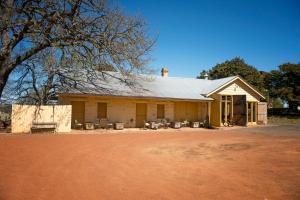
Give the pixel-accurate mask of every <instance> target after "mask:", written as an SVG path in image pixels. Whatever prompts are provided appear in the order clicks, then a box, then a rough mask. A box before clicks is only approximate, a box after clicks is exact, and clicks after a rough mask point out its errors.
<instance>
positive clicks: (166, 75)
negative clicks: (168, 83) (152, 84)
mask: <svg viewBox="0 0 300 200" xmlns="http://www.w3.org/2000/svg"><path fill="white" fill-rule="evenodd" d="M161 76H162V77H168V76H169V70H168V68H166V67H164V68H162V69H161Z"/></svg>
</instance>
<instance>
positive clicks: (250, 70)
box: [197, 57, 264, 92]
mask: <svg viewBox="0 0 300 200" xmlns="http://www.w3.org/2000/svg"><path fill="white" fill-rule="evenodd" d="M205 73H206V71H202V72H201V74H200V76H199V77H197V78H200V77H203V75H204V74H205ZM208 74H209V77H210V78H211V79H219V78H226V77H229V76H237V75H238V76H240V77H242V78H243V79H244V80H246V81H247V82H248V83H250V84H251V85H253V86H254V87H255V88H257V89H258V90H259V91H261V92H264V89H263V86H264V84H263V75H262V74H261V73H260V72H259V71H258V70H257V69H256V68H255V67H253V66H251V65H248V64H247V63H245V61H244V60H243V59H241V58H239V57H236V58H233V59H231V60H227V61H225V62H223V63H221V64H217V65H216V66H214V67H213V68H212V69H210V70H209V71H208Z"/></svg>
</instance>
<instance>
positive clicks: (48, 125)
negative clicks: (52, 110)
mask: <svg viewBox="0 0 300 200" xmlns="http://www.w3.org/2000/svg"><path fill="white" fill-rule="evenodd" d="M56 126H57V124H56V123H55V122H39V123H38V122H34V123H32V126H31V133H34V132H46V131H47V132H53V133H55V130H56Z"/></svg>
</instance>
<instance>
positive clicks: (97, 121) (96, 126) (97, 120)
mask: <svg viewBox="0 0 300 200" xmlns="http://www.w3.org/2000/svg"><path fill="white" fill-rule="evenodd" d="M94 127H95V129H98V128H101V127H100V119H99V118H97V119H96V120H95V122H94Z"/></svg>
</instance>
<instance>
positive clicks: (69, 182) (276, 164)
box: [0, 126, 300, 200]
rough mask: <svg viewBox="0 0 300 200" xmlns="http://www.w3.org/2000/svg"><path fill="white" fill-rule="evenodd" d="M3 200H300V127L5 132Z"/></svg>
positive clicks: (0, 146)
mask: <svg viewBox="0 0 300 200" xmlns="http://www.w3.org/2000/svg"><path fill="white" fill-rule="evenodd" d="M0 199H1V200H2V199H3V200H7V199H51V200H53V199H80V200H82V199H97V200H99V199H230V200H231V199H262V200H264V199H269V200H273V199H295V200H296V199H300V126H292V127H291V126H281V127H265V128H249V129H234V130H225V131H216V130H210V131H201V129H200V130H199V129H198V130H193V131H177V132H176V131H164V132H159V133H157V132H155V131H153V132H143V131H139V132H132V131H131V132H130V133H117V134H87V135H83V134H81V135H76V134H73V135H17V136H16V135H0Z"/></svg>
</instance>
